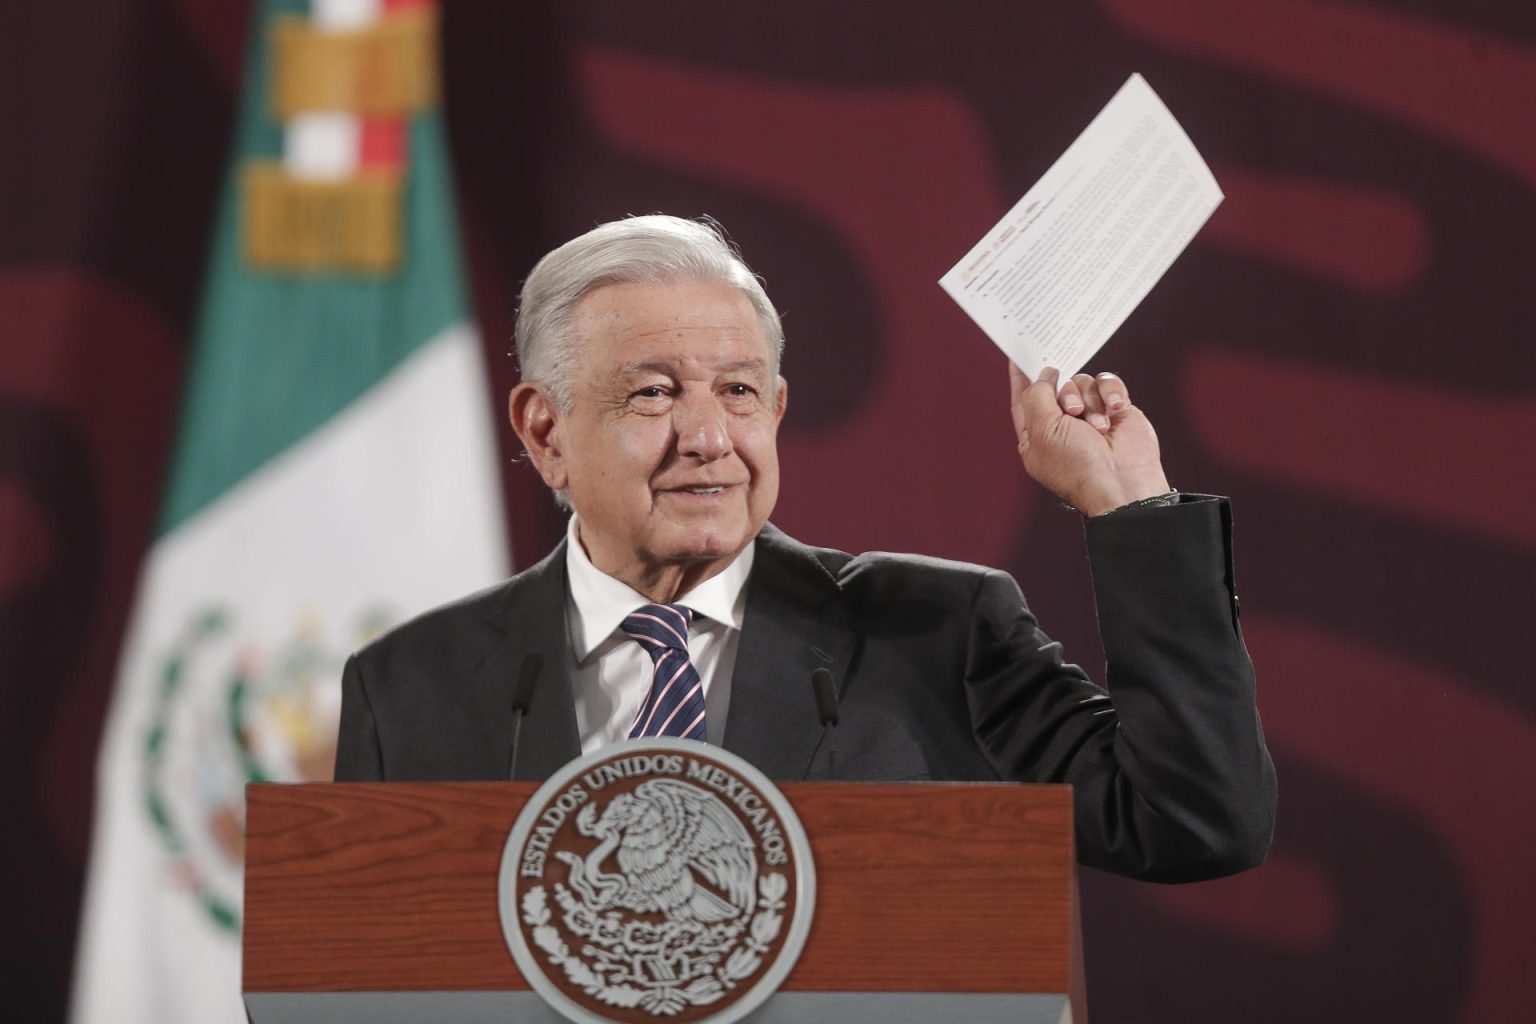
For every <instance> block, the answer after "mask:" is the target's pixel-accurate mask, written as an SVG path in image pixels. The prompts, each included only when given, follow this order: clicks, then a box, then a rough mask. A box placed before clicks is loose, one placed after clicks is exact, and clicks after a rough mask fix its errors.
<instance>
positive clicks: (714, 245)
mask: <svg viewBox="0 0 1536 1024" xmlns="http://www.w3.org/2000/svg"><path fill="white" fill-rule="evenodd" d="M670 281H703V282H718V283H720V284H727V285H730V286H732V287H733V288H738V289H740V290H741V292H742V294H744V295H745V296H746V297H747V299H748V301H750V302H751V303H752V308H753V309H754V310H756V312H757V317H758V321H759V322H760V323H761V324H762V328H763V337H764V338H765V339H767V341H768V350H769V362H770V368H771V369H772V371H773V374H774V375H775V376H776V375H777V374H778V370H779V357H780V354H781V353H782V352H783V350H784V328H783V325H782V324H781V323H780V322H779V314H778V311H777V310H775V309H774V308H773V303H772V302H770V301H768V293H767V292H765V291H763V283H762V281H761V280H759V279H758V277H757V275H756V274H754V273H753V272H752V270H751V268H750V267H748V266H747V264H746V263H745V262H744V261H743V260H742V258H741V254H740V253H739V252H738V251H737V250H736V248H735V246H733V245H732V244H731V242H730V241H729V240H728V239H727V238H726V237H725V232H724V230H723V229H722V228H721V227H720V225H719V224H718V223H716V222H715V221H714V220H712V219H710V218H708V217H704V218H701V219H699V220H684V219H683V218H681V217H670V216H667V215H665V214H651V215H649V216H645V217H628V218H625V219H624V220H615V221H609V222H608V223H607V224H600V225H598V226H597V227H595V228H593V229H592V230H591V231H588V232H587V233H586V234H584V235H579V236H578V237H576V238H573V239H571V240H570V241H569V242H566V243H565V244H564V245H562V246H560V247H559V248H558V249H555V250H554V251H553V252H551V253H549V254H548V255H546V256H545V257H544V258H543V259H541V260H539V262H538V264H537V265H535V266H534V268H533V272H532V273H530V274H529V275H528V280H527V281H525V282H524V283H523V294H522V299H521V301H520V302H519V303H518V309H517V361H518V365H519V366H520V367H521V369H522V375H523V380H525V381H533V382H536V383H539V384H542V385H544V387H545V388H547V389H548V390H549V394H550V397H551V398H552V399H553V401H554V403H555V407H556V408H557V409H559V410H560V411H561V412H562V413H568V412H570V411H571V401H572V395H571V386H572V383H573V379H574V376H575V373H576V364H577V362H578V360H579V358H580V346H581V339H580V338H578V337H576V334H575V331H573V330H572V329H571V324H572V321H573V320H574V319H575V313H576V307H577V305H579V304H580V302H581V300H582V299H583V298H585V297H586V296H588V295H590V294H591V293H592V292H594V291H596V290H597V289H599V288H602V287H603V286H605V285H610V284H664V283H667V282H670Z"/></svg>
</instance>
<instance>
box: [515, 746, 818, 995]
mask: <svg viewBox="0 0 1536 1024" xmlns="http://www.w3.org/2000/svg"><path fill="white" fill-rule="evenodd" d="M499 885H500V906H501V921H502V929H503V931H504V932H505V934H506V938H507V945H508V947H509V948H510V949H511V952H512V956H513V958H514V960H516V962H517V966H518V969H519V970H520V971H522V973H523V976H524V977H525V978H526V979H527V980H528V982H529V984H530V985H531V986H532V987H533V988H534V990H535V991H536V992H538V993H539V994H540V995H541V996H542V997H543V998H544V999H545V1000H546V1001H547V1002H548V1003H549V1004H550V1005H551V1006H553V1007H554V1008H555V1009H556V1010H558V1011H559V1012H560V1013H562V1014H563V1015H565V1016H566V1017H569V1018H570V1019H572V1020H574V1021H578V1022H581V1024H597V1022H607V1021H618V1022H637V1021H659V1020H667V1021H679V1022H683V1021H687V1022H693V1021H710V1022H721V1024H724V1022H729V1021H733V1020H737V1019H739V1018H740V1017H742V1016H744V1015H746V1014H747V1013H749V1012H751V1010H752V1009H754V1008H755V1007H757V1006H758V1005H759V1004H761V1003H762V1002H763V1000H765V999H767V998H768V996H770V995H771V994H772V993H773V992H774V990H775V989H777V988H778V986H779V984H780V983H781V982H782V981H783V980H784V977H785V976H786V975H787V974H788V973H789V971H790V969H791V968H792V967H793V966H794V962H795V959H796V957H798V955H799V953H800V948H801V946H803V944H804V942H805V936H806V933H807V932H808V931H809V929H810V919H811V913H812V909H813V905H814V900H815V873H814V867H813V865H812V863H811V856H810V846H809V844H808V843H807V841H806V838H805V831H804V829H803V828H802V827H801V825H800V822H799V819H798V818H796V817H795V814H794V811H793V810H792V809H791V807H790V806H789V803H788V801H786V800H785V799H784V797H783V795H782V794H781V793H780V792H779V791H778V789H777V788H775V787H774V786H773V784H772V783H771V782H769V781H768V779H767V778H766V777H764V776H763V775H762V773H760V772H759V771H757V769H755V768H753V767H752V766H751V765H749V764H747V763H746V762H745V761H743V760H741V759H740V758H738V757H736V756H735V755H733V754H731V753H730V752H728V751H726V750H723V749H722V748H720V747H716V746H710V745H707V744H703V743H697V742H694V741H691V740H673V739H644V740H630V741H627V742H624V743H620V744H616V745H614V746H611V747H606V748H604V749H603V750H601V751H599V752H598V753H596V754H593V755H589V756H587V757H585V758H581V759H578V760H576V761H573V762H572V763H571V764H569V765H567V766H566V767H565V768H564V769H562V770H561V771H560V772H559V773H558V774H556V775H555V776H554V777H553V778H551V779H550V780H549V781H548V782H546V783H545V784H544V785H543V786H542V787H541V788H540V789H539V790H538V792H537V793H535V794H534V796H533V798H532V799H531V800H530V801H529V802H528V804H527V805H526V806H525V807H524V809H523V811H522V813H521V814H520V815H519V816H518V819H517V822H516V823H515V824H514V825H513V828H512V833H511V835H510V836H509V838H508V840H507V845H506V849H505V852H504V853H503V856H502V863H501V874H500V882H499Z"/></svg>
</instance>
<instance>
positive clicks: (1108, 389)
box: [1097, 373, 1131, 416]
mask: <svg viewBox="0 0 1536 1024" xmlns="http://www.w3.org/2000/svg"><path fill="white" fill-rule="evenodd" d="M1097 381H1098V385H1099V396H1100V397H1101V398H1103V400H1104V411H1105V412H1107V413H1109V414H1110V415H1111V416H1113V415H1114V414H1115V413H1117V412H1122V411H1124V410H1125V409H1128V408H1130V405H1131V391H1130V389H1129V388H1127V387H1126V386H1125V381H1123V380H1121V379H1120V378H1119V377H1118V376H1116V375H1115V374H1113V373H1101V374H1099V376H1098V377H1097Z"/></svg>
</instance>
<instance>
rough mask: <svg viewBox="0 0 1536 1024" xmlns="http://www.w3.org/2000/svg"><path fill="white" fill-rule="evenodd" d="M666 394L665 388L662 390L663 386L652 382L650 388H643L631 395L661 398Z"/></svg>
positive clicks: (633, 396) (634, 396) (632, 396)
mask: <svg viewBox="0 0 1536 1024" xmlns="http://www.w3.org/2000/svg"><path fill="white" fill-rule="evenodd" d="M664 394H666V392H665V391H664V390H662V387H661V385H660V384H652V385H651V386H650V387H648V388H641V389H640V390H639V391H636V392H635V393H634V394H633V395H631V396H630V397H631V398H660V397H661V396H662V395H664Z"/></svg>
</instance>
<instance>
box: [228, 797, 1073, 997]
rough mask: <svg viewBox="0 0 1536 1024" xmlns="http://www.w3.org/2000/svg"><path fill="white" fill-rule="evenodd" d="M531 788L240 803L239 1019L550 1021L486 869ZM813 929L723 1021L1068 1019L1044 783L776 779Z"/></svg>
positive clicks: (1057, 823)
mask: <svg viewBox="0 0 1536 1024" xmlns="http://www.w3.org/2000/svg"><path fill="white" fill-rule="evenodd" d="M536 788H537V785H536V784H534V783H522V782H508V783H491V782H476V783H433V784H415V783H366V784H364V783H349V784H331V785H256V786H251V787H250V788H249V789H248V790H247V801H248V810H247V832H246V867H245V927H244V981H243V990H244V993H245V1003H246V1008H247V1012H248V1013H249V1015H250V1019H251V1020H252V1021H253V1022H254V1024H274V1022H283V1024H286V1022H290V1021H291V1022H298V1021H304V1022H307V1024H319V1022H338V1024H340V1022H353V1021H356V1022H365V1021H366V1022H369V1024H383V1022H388V1021H411V1022H432V1021H442V1022H445V1024H448V1022H455V1024H470V1022H479V1021H486V1022H492V1021H494V1022H497V1024H508V1022H514V1021H516V1022H541V1024H542V1022H549V1024H555V1022H561V1021H563V1020H564V1018H562V1017H560V1016H558V1015H557V1014H556V1013H555V1012H554V1011H553V1010H551V1009H549V1008H548V1007H547V1006H546V1005H545V1004H544V1003H543V1001H542V1000H541V999H540V998H539V996H538V995H537V994H536V993H534V992H533V991H532V990H531V989H530V987H529V985H528V983H527V982H526V981H525V980H524V979H523V977H522V975H521V974H520V973H519V972H518V969H517V967H516V965H515V964H514V963H513V960H512V956H511V954H510V953H509V952H508V950H507V946H506V942H505V940H504V938H503V934H502V927H501V922H500V918H499V916H498V906H497V874H498V870H499V867H500V862H501V856H502V849H503V846H504V845H505V843H506V839H507V834H508V832H509V831H510V829H511V827H512V822H513V819H514V818H516V816H517V813H518V811H519V810H520V809H521V807H522V805H523V803H524V802H525V801H526V800H527V799H528V798H529V797H530V796H531V795H532V794H533V792H534V790H535V789H536ZM780 788H781V789H782V790H783V792H784V794H785V796H786V797H787V798H788V799H789V801H790V803H791V804H792V805H793V806H794V809H795V811H796V813H797V814H798V815H799V817H800V820H801V821H802V822H803V823H804V825H805V829H806V832H807V833H808V834H809V836H810V841H811V850H812V855H813V859H814V861H815V867H816V877H817V890H818V893H817V900H816V913H815V919H814V921H813V923H812V925H811V931H810V935H809V937H808V939H807V940H806V944H805V948H804V951H803V952H802V953H801V955H800V959H799V962H798V963H797V964H796V966H795V968H794V970H793V971H792V972H791V973H790V974H789V976H788V978H787V979H786V980H785V982H784V984H783V985H782V986H781V987H780V989H779V992H778V994H777V995H775V996H774V997H773V998H771V999H770V1000H769V1001H768V1002H767V1003H766V1004H764V1005H763V1006H761V1007H760V1008H758V1009H757V1010H756V1011H754V1012H753V1013H752V1014H750V1015H749V1016H748V1017H746V1018H744V1020H746V1021H749V1022H752V1024H769V1022H772V1024H778V1022H785V1024H788V1022H797V1024H798V1022H811V1021H822V1020H826V1021H879V1022H902V1021H913V1022H922V1024H933V1022H942V1024H965V1022H970V1021H1010V1022H1037V1021H1038V1022H1049V1024H1059V1022H1061V1021H1070V1020H1074V1019H1075V1020H1076V1021H1077V1022H1078V1024H1082V1022H1083V1021H1084V1019H1085V1018H1084V1011H1083V1005H1082V986H1081V970H1080V967H1079V964H1080V956H1078V955H1076V950H1077V949H1078V947H1077V945H1076V924H1077V920H1076V919H1077V915H1076V907H1075V898H1074V895H1075V890H1074V879H1075V876H1074V862H1073V846H1072V803H1071V791H1070V790H1069V789H1068V788H1067V787H1065V786H1020V785H1009V784H949V783H907V784H884V783H879V784H877V783H785V784H783V785H781V786H780Z"/></svg>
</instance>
